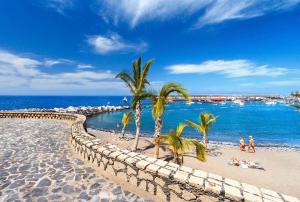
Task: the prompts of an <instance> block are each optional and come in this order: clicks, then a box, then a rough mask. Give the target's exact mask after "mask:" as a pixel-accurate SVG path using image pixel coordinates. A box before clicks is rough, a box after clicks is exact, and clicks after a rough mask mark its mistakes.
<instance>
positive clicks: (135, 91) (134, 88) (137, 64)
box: [116, 57, 153, 151]
mask: <svg viewBox="0 0 300 202" xmlns="http://www.w3.org/2000/svg"><path fill="white" fill-rule="evenodd" d="M152 62H153V59H152V60H149V61H147V62H146V64H145V65H144V67H143V69H141V66H142V59H141V57H140V58H139V59H138V60H135V61H133V64H132V66H133V74H132V75H130V74H128V73H126V72H121V73H119V74H118V75H116V78H119V79H121V80H123V81H124V83H125V84H126V86H127V87H128V88H129V90H130V92H131V94H132V103H131V106H132V108H133V109H135V126H136V133H135V142H134V145H133V150H134V151H136V150H137V147H138V142H139V137H140V125H141V111H142V106H141V100H142V99H144V98H145V97H146V96H147V93H145V91H146V85H149V81H148V80H147V75H148V71H149V69H150V66H151V64H152Z"/></svg>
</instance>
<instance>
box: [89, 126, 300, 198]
mask: <svg viewBox="0 0 300 202" xmlns="http://www.w3.org/2000/svg"><path fill="white" fill-rule="evenodd" d="M88 131H89V133H91V134H94V135H95V136H96V137H97V138H100V139H101V140H103V144H106V143H111V144H115V145H117V146H118V147H120V148H125V149H129V150H130V149H131V147H132V145H133V139H132V138H131V139H129V140H120V138H119V137H120V134H115V133H110V132H104V131H99V130H93V129H88ZM127 137H130V136H127ZM153 146H154V145H153V143H152V139H151V138H149V137H141V138H140V142H139V148H140V149H141V150H140V152H141V153H144V154H145V155H148V156H151V157H154V147H153ZM210 147H211V148H214V149H213V150H212V151H211V152H210V153H209V156H208V159H207V161H206V162H201V161H198V160H197V159H196V158H195V157H194V156H195V155H194V154H193V153H192V152H191V153H187V154H186V155H185V157H184V163H183V165H185V166H189V167H192V168H195V169H200V170H204V171H207V172H211V173H215V174H219V175H222V176H224V177H227V178H231V179H234V180H238V181H240V182H244V183H248V184H252V185H256V186H258V187H262V188H267V189H271V190H274V191H277V192H280V193H283V194H287V195H291V196H295V197H298V198H300V188H299V187H300V186H299V181H300V152H299V151H281V150H278V149H273V150H271V149H268V148H259V147H258V148H256V150H257V151H256V153H248V152H241V151H239V148H237V147H233V146H231V147H230V146H224V145H213V146H210ZM164 150H165V151H164ZM232 157H237V158H239V159H245V160H252V161H255V162H257V161H258V162H260V164H261V166H263V167H264V169H265V170H259V169H250V168H249V169H243V168H240V167H236V166H231V165H228V162H229V161H230V159H231V158H232ZM160 158H161V159H164V160H170V152H169V151H168V149H167V148H166V147H165V146H163V147H162V149H160ZM171 161H172V160H171Z"/></svg>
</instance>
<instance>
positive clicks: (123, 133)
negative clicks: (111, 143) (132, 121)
mask: <svg viewBox="0 0 300 202" xmlns="http://www.w3.org/2000/svg"><path fill="white" fill-rule="evenodd" d="M124 137H125V126H124V127H123V128H122V138H124Z"/></svg>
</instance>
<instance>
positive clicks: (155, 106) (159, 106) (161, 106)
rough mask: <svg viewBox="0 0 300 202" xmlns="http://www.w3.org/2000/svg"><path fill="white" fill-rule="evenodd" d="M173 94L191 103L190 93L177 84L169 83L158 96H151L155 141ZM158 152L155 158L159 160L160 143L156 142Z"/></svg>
mask: <svg viewBox="0 0 300 202" xmlns="http://www.w3.org/2000/svg"><path fill="white" fill-rule="evenodd" d="M172 93H177V94H180V95H182V96H183V97H184V98H185V99H186V100H187V101H189V99H190V97H189V95H188V92H187V90H186V89H185V88H183V87H182V86H181V85H180V84H176V83H171V82H170V83H167V84H165V85H164V86H163V87H162V88H161V89H160V91H159V94H158V95H153V96H151V99H152V116H153V118H154V119H155V133H154V139H155V140H158V139H156V138H157V137H159V136H160V134H161V129H162V125H163V121H162V115H163V113H164V110H165V105H166V103H168V101H169V96H170V95H171V94H172ZM155 145H156V150H155V156H156V158H158V156H159V142H155Z"/></svg>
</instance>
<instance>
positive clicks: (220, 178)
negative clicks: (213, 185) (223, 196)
mask: <svg viewBox="0 0 300 202" xmlns="http://www.w3.org/2000/svg"><path fill="white" fill-rule="evenodd" d="M208 177H209V178H213V179H215V180H219V181H222V180H223V177H222V176H220V175H216V174H212V173H209V174H208Z"/></svg>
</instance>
